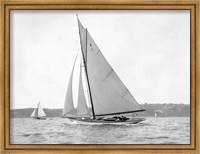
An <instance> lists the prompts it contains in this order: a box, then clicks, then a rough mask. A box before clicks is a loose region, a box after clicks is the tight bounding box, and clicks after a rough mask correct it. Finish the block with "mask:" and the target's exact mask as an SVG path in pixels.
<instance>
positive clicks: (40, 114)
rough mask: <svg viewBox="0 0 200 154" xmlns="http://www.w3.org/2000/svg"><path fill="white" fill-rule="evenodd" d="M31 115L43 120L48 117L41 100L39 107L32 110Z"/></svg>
mask: <svg viewBox="0 0 200 154" xmlns="http://www.w3.org/2000/svg"><path fill="white" fill-rule="evenodd" d="M30 117H31V118H34V119H41V120H45V119H46V114H45V112H44V110H43V109H42V107H41V105H40V102H39V103H38V105H37V108H35V110H34V111H33V112H32V114H31V116H30Z"/></svg>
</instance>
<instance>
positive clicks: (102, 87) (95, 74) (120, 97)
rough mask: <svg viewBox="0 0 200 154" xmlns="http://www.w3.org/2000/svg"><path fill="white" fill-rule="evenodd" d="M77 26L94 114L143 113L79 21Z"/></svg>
mask: <svg viewBox="0 0 200 154" xmlns="http://www.w3.org/2000/svg"><path fill="white" fill-rule="evenodd" d="M78 25H79V34H80V39H81V47H82V53H83V56H84V57H83V58H84V59H85V65H86V66H85V67H86V69H87V75H88V79H89V81H88V82H90V89H91V90H90V92H91V95H92V104H93V110H94V114H95V115H114V114H121V113H130V112H138V111H143V109H142V108H141V107H140V105H139V104H138V103H137V101H136V100H135V99H134V97H133V96H132V95H131V93H130V92H129V90H128V89H127V88H126V86H125V85H124V84H123V82H122V81H121V80H120V78H119V77H118V75H117V74H116V73H115V71H114V70H113V68H112V67H111V66H110V64H109V63H108V62H107V60H106V59H105V58H104V56H103V54H102V53H101V51H100V49H99V48H98V46H97V45H96V43H95V42H94V40H93V39H92V37H91V35H90V34H89V32H88V31H87V29H85V28H84V27H83V26H82V24H81V23H80V21H79V20H78Z"/></svg>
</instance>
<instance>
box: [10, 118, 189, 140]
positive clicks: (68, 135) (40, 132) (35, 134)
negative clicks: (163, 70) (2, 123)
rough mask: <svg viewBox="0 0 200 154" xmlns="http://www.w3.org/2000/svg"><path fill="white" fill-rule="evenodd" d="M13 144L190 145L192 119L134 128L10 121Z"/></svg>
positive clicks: (151, 120)
mask: <svg viewBox="0 0 200 154" xmlns="http://www.w3.org/2000/svg"><path fill="white" fill-rule="evenodd" d="M10 128H11V131H10V132H11V133H10V140H11V143H12V144H190V118H146V120H145V121H143V122H141V123H140V124H135V125H130V124H129V125H80V124H75V123H73V124H71V123H70V122H69V121H67V119H64V118H51V119H49V120H46V121H42V122H41V121H40V120H33V119H30V118H27V119H26V118H24V119H20V118H15V119H11V127H10Z"/></svg>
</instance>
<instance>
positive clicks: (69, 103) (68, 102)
mask: <svg viewBox="0 0 200 154" xmlns="http://www.w3.org/2000/svg"><path fill="white" fill-rule="evenodd" d="M77 56H78V54H77V55H76V58H75V61H74V64H73V67H72V72H71V75H70V79H69V82H68V87H67V92H66V96H65V102H64V109H63V113H62V117H74V116H75V115H76V110H75V108H74V101H73V92H72V80H73V73H74V66H75V63H76V59H77Z"/></svg>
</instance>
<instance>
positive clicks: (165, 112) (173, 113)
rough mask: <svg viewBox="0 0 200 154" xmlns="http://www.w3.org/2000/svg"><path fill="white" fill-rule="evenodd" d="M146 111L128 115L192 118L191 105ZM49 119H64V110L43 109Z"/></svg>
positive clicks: (21, 114)
mask: <svg viewBox="0 0 200 154" xmlns="http://www.w3.org/2000/svg"><path fill="white" fill-rule="evenodd" d="M141 107H142V108H144V109H145V110H146V111H144V112H136V113H130V114H126V115H127V116H141V117H190V105H189V104H147V103H146V104H142V105H141ZM43 109H44V112H45V113H46V115H47V117H49V118H50V117H62V111H63V109H48V108H43ZM33 110H34V108H24V109H11V110H10V118H28V117H30V115H31V113H32V112H33Z"/></svg>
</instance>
